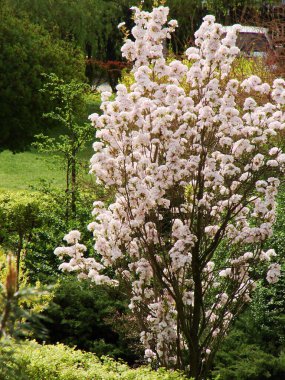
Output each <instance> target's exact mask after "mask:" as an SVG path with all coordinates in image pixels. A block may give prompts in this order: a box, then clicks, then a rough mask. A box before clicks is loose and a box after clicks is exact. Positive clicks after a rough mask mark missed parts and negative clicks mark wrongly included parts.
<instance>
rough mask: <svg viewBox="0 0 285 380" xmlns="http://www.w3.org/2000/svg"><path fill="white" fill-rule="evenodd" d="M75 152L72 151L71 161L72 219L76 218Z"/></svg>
mask: <svg viewBox="0 0 285 380" xmlns="http://www.w3.org/2000/svg"><path fill="white" fill-rule="evenodd" d="M76 185H77V184H76V152H75V149H72V159H71V211H72V215H73V217H76Z"/></svg>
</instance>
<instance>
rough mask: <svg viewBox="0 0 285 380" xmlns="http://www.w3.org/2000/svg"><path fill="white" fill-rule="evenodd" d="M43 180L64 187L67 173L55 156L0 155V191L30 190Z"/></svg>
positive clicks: (26, 153)
mask: <svg viewBox="0 0 285 380" xmlns="http://www.w3.org/2000/svg"><path fill="white" fill-rule="evenodd" d="M41 180H45V181H47V182H52V184H53V185H54V186H56V187H64V185H65V183H64V181H65V173H64V170H63V169H61V168H60V164H59V162H58V160H57V159H56V158H55V157H54V156H53V155H47V154H42V153H38V152H36V151H34V152H24V153H16V154H13V153H12V152H10V151H4V152H1V153H0V190H10V191H17V190H28V189H31V187H34V186H38V185H39V184H40V181H41Z"/></svg>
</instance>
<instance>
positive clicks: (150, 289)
mask: <svg viewBox="0 0 285 380" xmlns="http://www.w3.org/2000/svg"><path fill="white" fill-rule="evenodd" d="M134 12H135V26H134V28H133V29H132V34H133V36H134V38H135V41H131V40H127V41H126V42H125V45H124V46H123V48H122V53H123V56H124V57H126V58H127V59H129V60H131V61H133V64H134V66H133V75H134V79H135V81H134V83H133V84H132V85H131V87H130V89H128V88H126V86H124V85H123V84H120V85H118V86H117V94H116V97H115V100H113V101H110V100H109V97H110V95H111V94H110V93H104V94H103V103H102V110H103V115H102V116H98V115H97V114H93V115H91V117H90V118H91V120H92V122H93V124H94V126H96V129H97V132H96V136H97V138H98V139H99V140H100V142H95V143H94V149H95V154H94V156H93V158H92V160H91V164H92V169H91V171H92V172H93V173H94V174H95V175H96V177H97V179H98V181H99V182H100V183H103V184H104V185H105V186H107V187H113V188H115V189H116V198H115V201H114V203H113V204H111V205H110V206H109V207H108V208H106V207H105V206H104V204H103V203H102V202H95V203H94V211H93V213H94V217H95V222H93V223H91V224H90V225H89V229H90V230H91V231H93V234H94V238H95V241H96V243H95V250H96V251H97V252H98V253H99V254H100V255H101V256H102V260H101V263H98V262H96V261H95V260H94V259H93V258H87V259H86V258H84V256H83V253H84V250H85V246H84V245H81V244H79V243H78V241H79V238H80V235H79V232H78V231H72V232H71V233H69V234H68V235H67V236H66V237H65V239H66V240H67V242H68V243H70V244H71V245H72V246H71V247H60V248H57V250H56V252H55V253H56V254H57V255H59V256H60V257H63V256H65V255H69V256H70V257H71V261H70V262H66V263H63V264H62V265H61V269H63V270H67V271H79V278H90V279H91V280H92V281H94V282H96V283H108V282H110V281H111V282H113V283H114V282H115V281H116V280H119V281H124V282H126V283H128V284H130V287H131V291H132V298H131V302H130V308H131V309H132V310H133V312H134V313H136V315H137V317H138V320H139V322H140V325H141V330H142V332H141V340H142V342H143V343H144V345H145V347H146V351H145V354H146V357H147V358H149V359H150V360H157V361H158V362H159V363H160V364H161V365H165V366H170V367H176V368H181V369H183V370H185V371H186V372H187V373H188V374H189V375H190V376H193V377H194V378H195V379H197V380H198V379H202V378H204V377H205V374H206V373H207V371H208V370H209V368H210V366H211V363H212V361H213V358H214V355H215V353H216V351H217V349H218V347H219V344H220V342H221V340H222V339H223V337H224V335H225V333H226V332H227V331H228V329H229V326H230V324H231V322H232V321H233V319H234V318H235V316H237V315H238V313H239V312H240V311H241V309H242V308H243V306H244V305H245V304H246V303H248V302H249V301H250V296H251V293H252V291H253V290H254V288H255V281H256V279H257V278H258V273H261V272H262V270H264V271H267V280H268V282H270V283H274V282H276V281H277V280H278V277H279V275H280V266H279V264H276V263H273V264H270V261H271V259H272V257H274V256H275V252H274V250H272V249H270V250H267V251H266V250H264V243H265V241H266V239H267V238H269V237H270V236H271V234H272V226H273V223H274V220H275V198H276V195H277V189H278V185H279V180H278V177H280V174H281V173H282V170H283V169H284V164H285V154H283V153H282V151H281V149H280V148H279V147H278V143H279V141H280V138H279V136H280V132H281V131H282V130H283V129H284V127H285V114H284V104H285V82H284V80H282V79H277V80H275V81H274V83H273V85H272V87H271V86H270V85H269V84H267V83H262V81H261V79H260V78H259V77H257V76H251V77H249V78H248V79H246V80H243V81H238V80H235V79H231V78H230V71H231V64H232V62H233V61H234V59H235V57H236V55H237V54H238V48H237V47H236V46H235V42H236V37H237V32H238V29H239V27H238V26H236V28H233V30H232V31H230V32H228V34H227V35H226V36H225V37H224V38H223V37H222V35H223V31H222V27H221V25H219V24H216V23H215V19H214V17H213V16H206V17H205V18H204V22H203V23H202V25H201V27H200V29H199V30H198V31H197V32H196V34H195V37H196V41H195V45H196V46H195V47H191V48H189V49H188V50H187V51H186V56H187V58H188V60H189V62H188V63H187V64H183V63H182V62H180V61H172V62H171V63H169V64H168V63H167V62H166V60H165V58H164V56H163V41H164V40H165V38H169V37H170V33H171V32H172V31H173V30H174V28H175V27H176V25H177V23H176V21H173V20H172V21H170V22H168V23H167V15H168V8H166V7H158V8H154V9H153V11H152V12H151V13H148V12H144V11H141V10H139V9H138V8H134ZM166 23H167V24H166ZM106 267H111V268H113V269H114V270H115V274H116V280H110V279H109V278H108V277H107V276H106V275H105V274H104V268H106ZM102 270H103V272H101V271H102ZM102 273H103V274H102Z"/></svg>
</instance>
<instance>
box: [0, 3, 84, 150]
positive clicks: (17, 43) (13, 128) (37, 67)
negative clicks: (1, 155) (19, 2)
mask: <svg viewBox="0 0 285 380" xmlns="http://www.w3.org/2000/svg"><path fill="white" fill-rule="evenodd" d="M5 3H6V2H5V1H4V5H3V6H2V4H1V12H0V45H1V47H2V48H1V57H0V72H1V76H0V83H1V86H0V88H1V90H0V118H1V136H0V149H4V148H9V149H11V150H14V151H16V150H21V149H23V148H24V147H26V146H27V144H28V143H29V142H30V141H31V140H32V137H33V135H34V134H35V133H36V132H40V131H41V130H43V129H44V128H46V127H47V125H46V124H44V123H43V121H42V120H41V116H42V113H43V112H44V111H45V110H46V107H47V104H48V103H49V101H48V100H47V99H45V98H44V96H43V94H40V93H39V90H40V88H41V87H42V85H43V78H42V76H41V74H42V73H52V72H55V73H56V74H57V75H59V76H60V77H62V78H65V79H69V78H78V79H80V78H81V79H83V78H84V62H83V58H82V55H81V53H80V52H79V51H78V50H76V49H75V48H74V47H73V46H72V45H70V44H68V43H67V42H64V41H60V40H58V39H55V38H54V37H52V36H51V35H50V34H49V33H48V32H47V31H46V30H45V29H44V28H42V27H41V26H40V25H37V24H33V23H31V21H30V20H29V19H28V18H26V17H20V18H19V17H16V16H15V15H14V13H13V10H12V9H11V8H10V7H9V6H7V4H5Z"/></svg>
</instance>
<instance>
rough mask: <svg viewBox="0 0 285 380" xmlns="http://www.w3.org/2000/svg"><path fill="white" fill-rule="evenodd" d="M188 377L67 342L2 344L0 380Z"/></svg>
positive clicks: (182, 379)
mask: <svg viewBox="0 0 285 380" xmlns="http://www.w3.org/2000/svg"><path fill="white" fill-rule="evenodd" d="M15 379H17V380H117V379H121V380H146V379H147V380H185V379H186V377H185V376H183V375H182V374H180V373H178V372H175V371H167V370H165V369H163V368H160V369H158V370H157V371H153V370H151V369H150V368H149V367H147V366H142V367H140V368H137V369H131V368H129V367H128V366H127V365H126V364H124V363H123V362H118V361H114V360H113V359H110V358H108V357H103V358H102V359H99V358H98V357H96V356H95V355H94V354H92V353H87V352H82V351H80V350H76V349H74V348H69V347H67V346H64V345H63V344H57V345H40V344H38V343H36V342H35V341H26V342H24V343H15V342H12V341H8V342H7V341H5V342H4V341H2V342H1V343H0V380H15Z"/></svg>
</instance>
